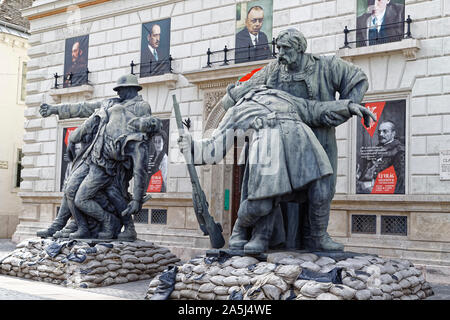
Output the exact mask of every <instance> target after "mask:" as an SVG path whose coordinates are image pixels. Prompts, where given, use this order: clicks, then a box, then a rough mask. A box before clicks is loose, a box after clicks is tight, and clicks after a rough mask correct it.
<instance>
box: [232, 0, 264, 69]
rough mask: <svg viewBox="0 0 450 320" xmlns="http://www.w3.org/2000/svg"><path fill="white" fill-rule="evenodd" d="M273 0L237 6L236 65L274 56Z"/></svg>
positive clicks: (259, 0) (241, 3)
mask: <svg viewBox="0 0 450 320" xmlns="http://www.w3.org/2000/svg"><path fill="white" fill-rule="evenodd" d="M272 8H273V4H272V0H257V1H249V2H240V3H238V4H236V39H235V56H234V59H235V63H242V62H248V61H256V60H265V59H270V57H271V56H272V46H271V44H270V43H271V42H272V24H273V23H272Z"/></svg>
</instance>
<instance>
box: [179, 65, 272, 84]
mask: <svg viewBox="0 0 450 320" xmlns="http://www.w3.org/2000/svg"><path fill="white" fill-rule="evenodd" d="M271 61H273V59H271V60H262V61H254V62H249V63H245V64H231V65H226V66H216V67H210V68H207V67H206V68H203V69H202V70H199V71H191V72H186V73H184V74H183V75H184V76H185V77H186V79H187V80H188V81H189V82H190V83H192V84H194V85H196V86H197V87H198V88H199V89H204V90H208V89H216V88H226V87H227V85H228V84H230V83H233V82H235V81H236V80H238V79H239V78H241V77H242V76H244V75H246V74H247V73H249V72H251V71H253V70H255V69H258V68H261V67H265V66H266V65H267V64H268V63H269V62H271Z"/></svg>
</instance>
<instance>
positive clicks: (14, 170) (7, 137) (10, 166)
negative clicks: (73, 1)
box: [0, 1, 31, 239]
mask: <svg viewBox="0 0 450 320" xmlns="http://www.w3.org/2000/svg"><path fill="white" fill-rule="evenodd" d="M27 2H28V3H27ZM26 5H31V1H23V2H22V3H14V2H13V1H2V3H0V70H1V71H0V73H1V76H0V88H1V89H0V92H1V97H2V99H1V101H0V110H1V113H2V114H3V117H2V119H1V120H0V238H1V239H4V238H11V236H12V235H13V233H14V231H15V230H16V227H17V225H18V224H19V215H20V213H21V211H22V200H21V199H20V197H19V195H18V193H19V190H20V180H21V178H20V172H21V158H22V145H23V134H24V127H23V121H24V117H23V114H24V111H25V98H26V88H25V86H26V72H27V62H28V56H27V51H28V48H29V46H28V37H29V34H28V31H27V30H28V21H27V20H25V19H23V18H22V17H21V15H20V9H21V8H22V7H24V6H26Z"/></svg>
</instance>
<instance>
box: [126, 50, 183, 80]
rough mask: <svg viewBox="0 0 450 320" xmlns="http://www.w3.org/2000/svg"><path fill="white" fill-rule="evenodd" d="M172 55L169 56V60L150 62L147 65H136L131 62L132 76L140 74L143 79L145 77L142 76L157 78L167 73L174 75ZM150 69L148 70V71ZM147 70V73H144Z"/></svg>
mask: <svg viewBox="0 0 450 320" xmlns="http://www.w3.org/2000/svg"><path fill="white" fill-rule="evenodd" d="M173 60H174V59H173V58H172V55H169V57H168V58H167V59H163V60H159V61H150V62H146V63H134V61H131V63H130V68H131V74H134V75H136V74H139V75H140V76H141V77H143V75H142V74H145V75H148V76H155V75H160V74H165V73H173V68H172V62H173ZM137 66H139V72H136V71H135V67H137ZM147 67H148V70H147ZM143 70H145V72H142V71H143Z"/></svg>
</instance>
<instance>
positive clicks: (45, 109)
mask: <svg viewBox="0 0 450 320" xmlns="http://www.w3.org/2000/svg"><path fill="white" fill-rule="evenodd" d="M100 106H101V101H98V102H80V103H62V104H55V105H52V104H48V103H43V104H41V106H40V108H39V113H40V114H41V116H42V117H44V118H46V117H49V116H51V115H52V114H54V115H58V117H59V119H61V120H62V119H71V118H88V117H90V116H91V115H92V114H93V113H94V112H95V110H96V109H98V108H100Z"/></svg>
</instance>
